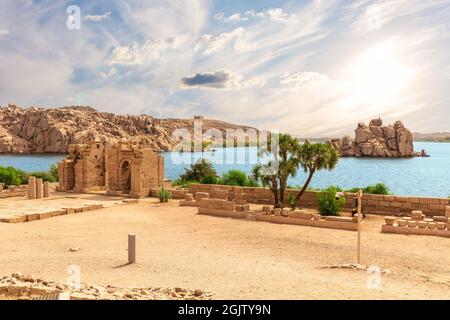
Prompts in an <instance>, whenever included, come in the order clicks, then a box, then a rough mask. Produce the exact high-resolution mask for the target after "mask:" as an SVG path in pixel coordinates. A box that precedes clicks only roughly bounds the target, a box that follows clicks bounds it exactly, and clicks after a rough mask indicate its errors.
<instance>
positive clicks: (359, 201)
mask: <svg viewBox="0 0 450 320" xmlns="http://www.w3.org/2000/svg"><path fill="white" fill-rule="evenodd" d="M362 195H363V192H362V190H359V191H358V208H357V214H358V252H357V262H358V264H361V222H362V212H361V211H362Z"/></svg>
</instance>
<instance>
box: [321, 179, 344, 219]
mask: <svg viewBox="0 0 450 320" xmlns="http://www.w3.org/2000/svg"><path fill="white" fill-rule="evenodd" d="M337 192H339V191H338V189H337V188H336V187H333V186H331V187H328V188H327V189H325V190H323V191H322V192H320V193H319V194H318V195H317V205H318V206H319V212H320V214H321V215H324V216H339V215H340V214H339V212H340V211H341V209H342V207H343V206H344V204H345V198H344V197H339V199H336V193H337Z"/></svg>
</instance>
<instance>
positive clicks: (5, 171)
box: [0, 167, 21, 187]
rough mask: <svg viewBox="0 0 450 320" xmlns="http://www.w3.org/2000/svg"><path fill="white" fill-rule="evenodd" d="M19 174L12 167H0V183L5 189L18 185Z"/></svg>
mask: <svg viewBox="0 0 450 320" xmlns="http://www.w3.org/2000/svg"><path fill="white" fill-rule="evenodd" d="M20 182H21V181H20V172H18V171H17V170H16V169H14V168H13V167H7V168H4V167H0V183H3V184H4V185H5V187H8V186H18V185H20Z"/></svg>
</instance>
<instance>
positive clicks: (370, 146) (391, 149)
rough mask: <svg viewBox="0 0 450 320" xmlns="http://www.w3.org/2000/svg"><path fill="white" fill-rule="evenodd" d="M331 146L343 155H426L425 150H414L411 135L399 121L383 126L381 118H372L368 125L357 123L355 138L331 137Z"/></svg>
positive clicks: (388, 156) (392, 156)
mask: <svg viewBox="0 0 450 320" xmlns="http://www.w3.org/2000/svg"><path fill="white" fill-rule="evenodd" d="M330 144H331V146H332V147H333V148H334V149H335V150H337V151H339V152H340V154H341V156H343V157H387V158H396V157H412V156H426V152H425V151H424V150H422V152H418V153H417V152H414V145H413V135H412V133H411V131H409V130H408V129H407V128H405V126H404V125H403V123H402V122H401V121H397V122H395V124H394V125H388V126H383V120H381V119H374V120H372V121H370V123H369V126H367V125H366V124H364V123H362V122H361V123H359V124H358V127H357V128H356V130H355V140H354V141H352V139H351V138H350V137H349V136H345V137H344V138H342V139H333V140H331V141H330Z"/></svg>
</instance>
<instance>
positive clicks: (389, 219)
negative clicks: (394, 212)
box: [384, 217, 397, 226]
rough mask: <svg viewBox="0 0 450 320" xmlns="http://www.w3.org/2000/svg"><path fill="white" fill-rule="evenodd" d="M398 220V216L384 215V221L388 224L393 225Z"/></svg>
mask: <svg viewBox="0 0 450 320" xmlns="http://www.w3.org/2000/svg"><path fill="white" fill-rule="evenodd" d="M396 220H397V218H396V217H384V221H385V222H386V224H387V225H388V226H393V225H394V223H395V221H396Z"/></svg>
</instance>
